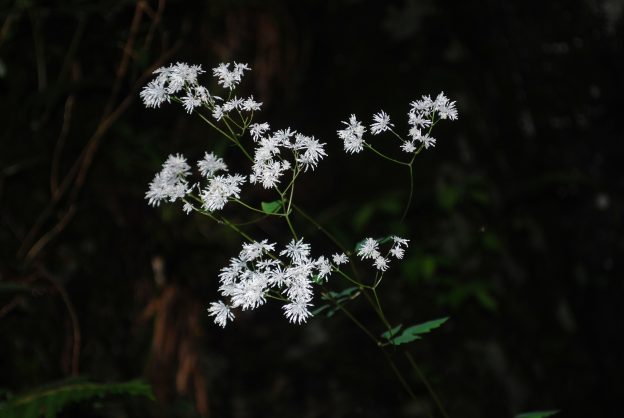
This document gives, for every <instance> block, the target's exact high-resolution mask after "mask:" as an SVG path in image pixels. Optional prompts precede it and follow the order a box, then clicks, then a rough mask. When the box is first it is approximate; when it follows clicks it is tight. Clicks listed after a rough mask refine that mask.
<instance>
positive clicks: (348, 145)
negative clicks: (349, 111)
mask: <svg viewBox="0 0 624 418" xmlns="http://www.w3.org/2000/svg"><path fill="white" fill-rule="evenodd" d="M342 123H343V124H345V125H347V127H346V128H345V129H341V130H339V131H338V138H340V139H342V140H343V142H344V149H345V151H346V152H349V153H351V154H354V153H356V152H360V151H362V150H363V149H364V139H363V136H364V132H366V128H365V127H364V125H362V123H361V122H359V121H358V120H357V118H356V117H355V115H351V117H350V118H349V121H348V122H342Z"/></svg>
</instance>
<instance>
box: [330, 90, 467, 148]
mask: <svg viewBox="0 0 624 418" xmlns="http://www.w3.org/2000/svg"><path fill="white" fill-rule="evenodd" d="M410 106H411V108H410V110H409V112H408V114H407V115H408V123H409V125H410V129H409V133H408V136H409V138H410V139H409V140H403V142H402V144H401V149H402V150H403V151H405V152H407V153H410V154H411V153H414V152H415V151H416V150H417V149H418V148H419V146H417V144H418V143H420V146H424V147H425V149H427V148H430V147H434V146H435V143H436V140H435V138H432V137H431V136H430V135H429V133H428V132H426V133H423V131H424V130H425V129H427V128H430V127H431V126H432V125H433V124H434V123H435V122H437V120H441V119H449V120H456V119H457V109H456V108H455V102H454V101H450V100H449V99H448V98H447V97H446V96H445V95H444V92H442V93H440V94H438V96H437V97H436V98H435V100H433V99H431V97H430V96H422V98H421V99H420V100H416V101H413V102H412V103H410ZM342 123H343V124H344V125H346V128H344V129H340V130H338V138H340V139H342V141H343V143H344V149H345V151H346V152H348V153H351V154H354V153H358V152H361V151H362V150H363V149H364V146H365V145H367V143H366V142H365V141H364V133H366V127H365V126H364V125H363V124H362V123H361V122H360V121H358V120H357V117H356V116H355V115H351V116H350V117H349V121H347V122H342ZM392 128H394V124H393V123H392V122H390V116H389V115H388V114H387V113H386V112H384V111H383V110H382V111H380V112H378V113H376V114H375V115H373V123H372V124H371V125H370V132H371V134H373V135H379V134H380V133H382V132H385V131H392ZM392 132H394V131H392Z"/></svg>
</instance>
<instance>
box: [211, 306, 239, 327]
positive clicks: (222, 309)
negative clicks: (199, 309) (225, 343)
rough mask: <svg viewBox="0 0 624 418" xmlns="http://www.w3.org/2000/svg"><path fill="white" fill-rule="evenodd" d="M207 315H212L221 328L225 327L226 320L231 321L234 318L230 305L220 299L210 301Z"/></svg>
mask: <svg viewBox="0 0 624 418" xmlns="http://www.w3.org/2000/svg"><path fill="white" fill-rule="evenodd" d="M208 315H210V316H214V317H215V319H214V321H215V324H217V325H219V326H220V327H221V328H225V325H226V324H227V321H228V320H230V321H231V320H233V319H234V314H233V313H232V311H231V310H230V307H229V306H227V305H226V304H225V303H223V302H222V301H218V302H212V303H211V304H210V307H209V308H208Z"/></svg>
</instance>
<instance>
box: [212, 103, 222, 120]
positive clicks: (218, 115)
mask: <svg viewBox="0 0 624 418" xmlns="http://www.w3.org/2000/svg"><path fill="white" fill-rule="evenodd" d="M223 116H225V113H224V112H223V107H221V106H220V105H215V107H214V108H213V109H212V117H213V118H215V120H221V119H222V118H223Z"/></svg>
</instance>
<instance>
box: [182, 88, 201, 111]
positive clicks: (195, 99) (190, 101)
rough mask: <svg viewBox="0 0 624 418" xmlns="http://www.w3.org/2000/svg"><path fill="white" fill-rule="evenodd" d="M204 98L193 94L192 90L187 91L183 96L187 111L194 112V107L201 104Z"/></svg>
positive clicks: (183, 103) (183, 104)
mask: <svg viewBox="0 0 624 418" xmlns="http://www.w3.org/2000/svg"><path fill="white" fill-rule="evenodd" d="M201 104H202V98H201V97H199V96H196V95H195V94H193V92H192V91H190V90H189V91H187V93H186V96H184V97H183V98H182V106H183V107H184V110H186V112H187V113H193V109H195V108H196V107H199V106H201Z"/></svg>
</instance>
